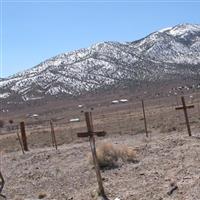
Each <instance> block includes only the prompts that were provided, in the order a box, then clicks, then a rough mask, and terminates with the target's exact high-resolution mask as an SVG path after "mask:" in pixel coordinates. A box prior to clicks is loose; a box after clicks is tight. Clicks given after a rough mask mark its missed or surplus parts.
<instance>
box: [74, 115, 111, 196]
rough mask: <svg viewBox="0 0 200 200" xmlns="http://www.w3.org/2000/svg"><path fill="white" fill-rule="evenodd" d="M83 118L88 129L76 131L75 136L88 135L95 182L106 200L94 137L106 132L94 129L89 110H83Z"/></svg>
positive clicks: (103, 134)
mask: <svg viewBox="0 0 200 200" xmlns="http://www.w3.org/2000/svg"><path fill="white" fill-rule="evenodd" d="M85 120H86V125H87V130H88V131H87V132H83V133H77V136H78V137H89V141H90V147H91V151H92V157H93V162H94V167H95V171H96V175H97V182H98V186H99V193H100V195H101V197H102V198H103V200H108V198H107V196H106V194H105V191H104V188H103V182H102V178H101V172H100V168H99V163H98V159H97V153H96V146H95V137H94V135H97V136H98V137H102V136H105V135H106V132H105V131H97V132H95V131H94V128H93V122H92V113H91V112H85Z"/></svg>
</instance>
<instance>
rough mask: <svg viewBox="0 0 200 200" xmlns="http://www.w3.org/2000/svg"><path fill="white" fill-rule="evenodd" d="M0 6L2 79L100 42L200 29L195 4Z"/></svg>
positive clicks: (42, 3) (34, 3)
mask: <svg viewBox="0 0 200 200" xmlns="http://www.w3.org/2000/svg"><path fill="white" fill-rule="evenodd" d="M0 1H1V77H2V76H3V77H7V76H9V75H12V74H14V73H16V72H19V71H23V70H24V69H28V68H30V67H33V66H35V65H37V64H39V63H40V62H42V61H44V60H45V59H48V58H50V57H52V56H55V55H57V54H60V53H63V52H69V51H71V50H75V49H79V48H84V47H89V46H90V45H92V44H94V43H97V42H102V41H120V42H124V41H134V40H136V39H140V38H142V37H144V36H146V35H147V34H149V33H151V32H154V31H156V30H159V29H162V28H165V27H169V26H174V25H177V24H179V23H195V24H200V1H176V2H175V1H142V0H141V1H109V0H108V1H95V0H93V1H75V0H74V1H67V0H66V1H64V0H63V1H55V0H54V1H53V0H52V1H45V0H43V1H40V2H39V1H37V0H35V1H28V0H26V1H23V0H22V1H17V0H16V1H14V0H12V1H9V0H0Z"/></svg>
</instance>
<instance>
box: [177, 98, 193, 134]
mask: <svg viewBox="0 0 200 200" xmlns="http://www.w3.org/2000/svg"><path fill="white" fill-rule="evenodd" d="M181 101H182V104H183V106H179V107H176V110H183V111H184V115H185V121H186V125H187V130H188V135H189V136H192V134H191V129H190V123H189V119H188V114H187V109H190V108H194V105H189V106H186V104H185V98H184V97H183V96H182V97H181Z"/></svg>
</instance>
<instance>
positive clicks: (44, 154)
mask: <svg viewBox="0 0 200 200" xmlns="http://www.w3.org/2000/svg"><path fill="white" fill-rule="evenodd" d="M105 141H106V142H112V143H113V144H115V145H120V144H125V145H127V146H130V147H134V148H135V149H136V150H137V159H136V160H137V161H138V162H134V163H128V162H126V163H123V162H121V161H119V166H118V167H117V168H115V169H110V170H104V171H102V177H103V180H104V186H105V190H106V193H107V195H108V197H109V199H111V200H112V199H113V200H114V199H115V198H116V197H118V198H120V200H151V199H152V200H172V199H174V200H175V199H176V200H199V199H200V189H199V188H200V167H199V166H200V153H199V152H200V132H199V130H196V131H195V133H193V136H192V137H189V136H187V133H185V132H170V133H165V134H164V133H159V132H152V133H151V137H150V138H148V139H146V138H145V136H144V134H137V135H127V134H126V135H118V134H117V135H111V136H107V138H106V139H103V140H102V139H100V140H99V139H98V141H97V144H99V143H102V142H105ZM89 152H90V148H89V143H88V142H87V141H85V142H83V143H72V144H67V145H62V146H59V149H58V150H57V151H56V150H55V149H53V148H49V147H47V148H38V149H30V152H28V153H26V154H25V155H22V153H21V152H20V151H19V152H12V153H3V152H2V153H1V169H2V173H3V174H4V178H5V180H6V184H5V188H4V191H3V194H5V195H6V196H7V198H8V199H15V200H17V199H18V200H20V199H27V200H28V199H29V200H34V199H39V196H40V195H41V194H44V196H45V195H46V197H44V199H56V200H62V199H63V200H72V199H73V200H92V199H93V198H92V194H93V193H94V191H95V190H96V189H97V182H96V176H95V172H94V169H92V167H91V165H89V163H88V156H87V155H88V153H89ZM174 186H177V189H175V190H174V191H173V192H172V194H171V195H170V194H168V192H170V190H171V189H172V188H173V187H174Z"/></svg>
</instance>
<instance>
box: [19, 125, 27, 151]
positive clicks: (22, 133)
mask: <svg viewBox="0 0 200 200" xmlns="http://www.w3.org/2000/svg"><path fill="white" fill-rule="evenodd" d="M20 130H21V136H22V143H23V147H24V151H28V144H27V138H26V131H25V124H24V122H20Z"/></svg>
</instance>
